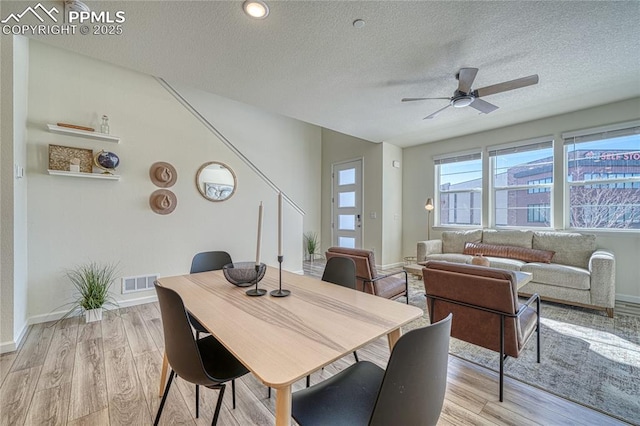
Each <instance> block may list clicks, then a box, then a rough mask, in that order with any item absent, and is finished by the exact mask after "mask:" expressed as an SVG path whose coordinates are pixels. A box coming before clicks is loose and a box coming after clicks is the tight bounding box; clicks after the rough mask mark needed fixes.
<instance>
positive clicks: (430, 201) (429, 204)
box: [424, 198, 434, 240]
mask: <svg viewBox="0 0 640 426" xmlns="http://www.w3.org/2000/svg"><path fill="white" fill-rule="evenodd" d="M424 209H425V210H426V211H427V240H429V239H430V238H429V229H430V228H431V212H432V211H433V209H434V207H433V199H431V198H427V202H426V203H425V204H424Z"/></svg>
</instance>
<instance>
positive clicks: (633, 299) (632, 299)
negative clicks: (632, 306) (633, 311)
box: [616, 294, 640, 305]
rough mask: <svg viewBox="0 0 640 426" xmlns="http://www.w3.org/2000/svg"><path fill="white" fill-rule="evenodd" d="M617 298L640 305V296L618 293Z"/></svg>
mask: <svg viewBox="0 0 640 426" xmlns="http://www.w3.org/2000/svg"><path fill="white" fill-rule="evenodd" d="M616 300H619V301H621V302H629V303H636V304H638V305H640V296H629V295H626V294H616Z"/></svg>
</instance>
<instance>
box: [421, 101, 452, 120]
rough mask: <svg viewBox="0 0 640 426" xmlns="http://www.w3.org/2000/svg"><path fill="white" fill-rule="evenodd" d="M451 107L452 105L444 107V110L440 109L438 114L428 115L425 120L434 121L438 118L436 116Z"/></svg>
mask: <svg viewBox="0 0 640 426" xmlns="http://www.w3.org/2000/svg"><path fill="white" fill-rule="evenodd" d="M450 106H451V104H449V105H447V106H446V107H444V108H440V109H439V110H437V111H436V112H434V113H432V114H429V115H427V116H426V117H425V118H423V120H430V119H432V118H435V117H436V115H438V114H440V113H441V112H442V111H444V110H445V109H447V108H449V107H450Z"/></svg>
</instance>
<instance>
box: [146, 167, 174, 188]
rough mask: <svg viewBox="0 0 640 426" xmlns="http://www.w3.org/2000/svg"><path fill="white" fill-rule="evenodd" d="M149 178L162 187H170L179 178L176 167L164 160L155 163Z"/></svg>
mask: <svg viewBox="0 0 640 426" xmlns="http://www.w3.org/2000/svg"><path fill="white" fill-rule="evenodd" d="M149 178H151V182H153V184H154V185H155V186H158V187H160V188H170V187H172V186H173V185H174V184H175V183H176V180H178V173H177V172H176V169H175V167H173V166H172V165H171V164H169V163H165V162H164V161H158V162H156V163H153V164H152V165H151V167H150V168H149Z"/></svg>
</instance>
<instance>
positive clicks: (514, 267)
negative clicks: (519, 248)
mask: <svg viewBox="0 0 640 426" xmlns="http://www.w3.org/2000/svg"><path fill="white" fill-rule="evenodd" d="M487 259H489V266H490V267H491V268H500V269H507V270H509V271H519V270H520V268H522V265H524V264H525V263H526V262H523V261H522V260H517V259H506V258H504V257H491V256H487Z"/></svg>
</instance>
